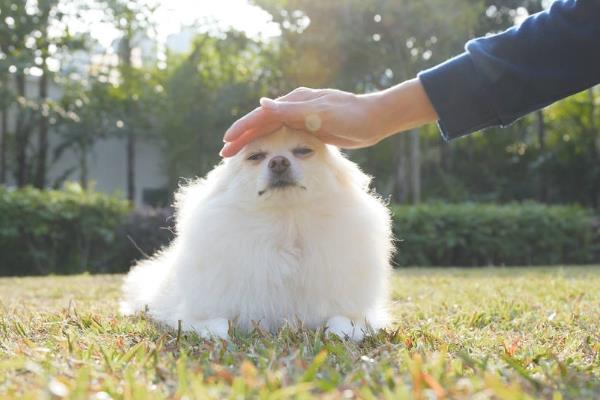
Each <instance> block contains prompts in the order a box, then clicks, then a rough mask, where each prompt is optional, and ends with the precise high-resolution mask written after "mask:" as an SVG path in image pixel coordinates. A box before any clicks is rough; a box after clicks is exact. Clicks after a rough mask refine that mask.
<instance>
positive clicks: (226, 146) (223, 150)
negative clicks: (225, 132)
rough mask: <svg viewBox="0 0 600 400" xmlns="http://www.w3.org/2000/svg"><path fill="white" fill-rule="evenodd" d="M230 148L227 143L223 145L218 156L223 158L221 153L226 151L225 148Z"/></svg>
mask: <svg viewBox="0 0 600 400" xmlns="http://www.w3.org/2000/svg"><path fill="white" fill-rule="evenodd" d="M229 146H230V144H229V143H225V146H223V148H222V149H221V151H220V152H219V156H221V157H224V156H223V152H225V150H227V148H228V147H229Z"/></svg>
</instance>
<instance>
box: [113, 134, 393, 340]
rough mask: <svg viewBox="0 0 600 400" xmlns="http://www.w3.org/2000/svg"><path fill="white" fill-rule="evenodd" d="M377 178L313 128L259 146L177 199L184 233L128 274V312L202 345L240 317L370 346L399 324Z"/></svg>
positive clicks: (245, 325) (242, 324)
mask: <svg viewBox="0 0 600 400" xmlns="http://www.w3.org/2000/svg"><path fill="white" fill-rule="evenodd" d="M369 183H370V177H369V176H367V175H366V174H364V173H363V172H362V171H361V170H360V169H359V167H358V166H357V165H356V164H354V163H353V162H351V161H350V160H348V159H347V158H345V157H344V156H343V155H342V154H341V153H340V151H339V150H338V149H337V148H335V147H333V146H330V145H326V144H324V143H322V142H321V141H320V140H318V139H317V138H315V137H314V136H313V135H311V134H309V133H306V132H303V131H294V130H291V129H289V128H281V129H280V130H279V131H277V132H276V133H273V134H271V135H268V136H264V137H262V138H259V139H257V140H255V141H254V142H252V143H250V144H249V145H247V146H246V148H244V149H243V151H241V152H240V153H238V154H237V155H236V156H235V157H232V158H229V159H225V160H224V161H222V162H221V164H219V165H218V166H216V167H215V168H214V169H213V170H212V171H210V172H209V173H208V175H207V176H206V177H205V178H203V179H199V180H196V181H193V182H191V183H189V184H186V185H184V186H183V187H181V188H180V190H179V191H178V192H177V193H176V195H175V210H176V213H175V216H176V217H175V218H176V224H175V229H176V237H175V239H174V240H173V242H172V243H171V244H170V245H169V246H168V247H166V248H164V249H163V250H161V251H160V252H159V253H158V254H156V255H155V256H154V257H152V258H150V259H147V260H143V261H141V262H139V263H138V264H137V265H136V266H134V267H133V268H132V270H131V271H130V272H129V274H128V275H127V276H126V278H125V282H124V285H123V299H122V302H121V312H122V313H123V314H125V315H130V314H133V313H136V312H140V311H142V310H147V313H148V315H149V316H150V317H151V318H152V319H154V320H155V321H157V322H159V323H162V324H166V325H169V326H171V327H177V326H178V325H179V324H180V323H181V324H182V326H183V329H184V330H193V331H196V332H197V333H198V335H199V336H201V337H203V338H211V337H216V338H223V339H227V338H228V334H229V333H228V332H229V331H228V329H229V324H230V322H231V323H232V324H235V325H236V326H237V327H239V329H241V330H243V331H251V330H252V329H254V328H255V327H256V324H258V325H259V326H260V327H261V328H263V329H266V330H269V331H276V330H277V329H279V328H281V327H282V326H283V325H285V324H288V325H291V326H302V327H306V328H309V329H316V328H319V327H325V331H326V332H327V333H329V334H335V335H337V336H339V337H341V338H345V339H351V340H354V341H359V340H362V338H363V337H364V335H365V334H366V333H369V332H374V330H376V329H379V328H384V327H386V326H387V325H388V323H389V314H388V311H387V301H388V280H389V275H390V271H391V268H390V257H391V253H392V248H393V246H392V232H391V220H390V213H389V210H388V209H387V207H386V205H385V204H384V203H383V201H382V200H381V199H380V198H379V197H377V196H376V195H375V194H374V193H373V192H371V191H370V190H369ZM179 321H181V322H179Z"/></svg>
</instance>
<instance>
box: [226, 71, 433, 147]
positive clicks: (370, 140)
mask: <svg viewBox="0 0 600 400" xmlns="http://www.w3.org/2000/svg"><path fill="white" fill-rule="evenodd" d="M260 104H261V106H260V107H258V108H256V109H255V110H254V111H252V112H250V113H249V114H247V115H246V116H244V117H242V118H240V119H239V120H237V121H236V122H235V123H234V124H233V125H232V126H231V127H230V128H229V129H228V130H227V132H226V133H225V136H224V138H223V140H224V141H225V146H224V147H223V149H222V150H221V156H223V157H231V156H233V155H235V154H237V152H239V151H240V150H241V149H242V148H243V147H244V146H245V145H246V144H248V143H249V142H251V141H252V140H254V139H255V138H257V137H259V136H264V135H268V134H270V133H272V132H274V131H276V130H277V129H279V128H280V127H281V126H283V125H286V126H289V127H291V128H294V129H302V130H306V131H309V132H312V133H314V134H315V136H316V137H317V138H319V139H321V140H322V141H323V142H325V143H329V144H333V145H336V146H338V147H342V148H360V147H367V146H371V145H373V144H375V143H377V142H379V141H380V140H382V139H384V138H385V137H387V136H389V135H391V134H393V133H396V132H399V131H402V130H406V129H411V128H413V127H415V126H419V125H422V124H424V123H427V122H431V121H434V120H435V119H436V118H437V116H436V114H435V111H433V107H432V106H431V103H429V99H428V98H427V95H426V94H425V92H424V90H423V88H422V86H421V84H420V82H419V81H418V79H413V80H411V81H407V82H404V83H402V84H400V85H397V86H395V87H393V88H390V89H388V90H385V91H381V92H377V93H371V94H366V95H355V94H353V93H349V92H344V91H341V90H335V89H308V88H298V89H295V90H294V91H292V92H290V93H289V94H287V95H285V96H283V97H280V98H278V99H276V100H271V99H267V98H262V99H261V100H260Z"/></svg>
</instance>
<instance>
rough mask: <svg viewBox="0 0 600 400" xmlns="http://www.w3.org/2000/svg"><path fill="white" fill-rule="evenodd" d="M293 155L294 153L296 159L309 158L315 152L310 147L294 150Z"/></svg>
mask: <svg viewBox="0 0 600 400" xmlns="http://www.w3.org/2000/svg"><path fill="white" fill-rule="evenodd" d="M292 153H294V155H295V156H296V157H307V156H309V155H311V154H312V153H314V151H313V149H311V148H308V147H297V148H295V149H294V150H292Z"/></svg>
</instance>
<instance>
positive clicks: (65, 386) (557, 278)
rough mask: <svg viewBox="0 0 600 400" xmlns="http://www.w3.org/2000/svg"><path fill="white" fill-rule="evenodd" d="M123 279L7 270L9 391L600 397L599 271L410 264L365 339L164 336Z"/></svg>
mask: <svg viewBox="0 0 600 400" xmlns="http://www.w3.org/2000/svg"><path fill="white" fill-rule="evenodd" d="M121 279H122V277H121V276H86V275H82V276H72V277H46V278H4V279H0V398H7V399H16V398H18V399H27V398H60V397H68V398H76V399H79V398H80V399H84V398H94V399H98V400H101V399H109V398H115V399H154V398H190V399H191V398H215V399H221V398H244V397H259V398H265V399H266V398H273V399H286V398H312V397H316V396H320V397H323V398H331V399H336V398H363V399H373V398H388V399H403V398H417V399H418V398H424V399H425V398H427V399H429V398H477V399H488V398H499V399H519V398H552V399H560V398H576V399H587V398H591V399H598V398H600V267H561V268H510V269H508V268H506V269H505V268H486V269H405V270H400V271H397V272H396V273H395V274H394V281H393V289H394V290H393V311H394V316H395V319H396V322H395V324H394V327H393V329H391V330H389V331H387V332H380V333H379V334H378V335H377V336H375V337H371V338H369V339H366V340H365V341H364V342H363V343H360V344H353V343H346V342H343V341H340V340H337V339H327V338H326V337H325V336H324V335H323V332H321V331H319V332H316V333H313V332H305V331H300V332H297V331H296V332H293V331H289V330H284V331H282V332H280V333H279V334H278V335H276V336H272V335H269V334H267V333H265V332H260V331H256V332H254V333H252V334H247V335H246V334H241V333H239V332H234V339H233V340H232V341H231V342H222V341H212V342H207V341H203V340H200V339H199V338H198V337H196V336H195V335H186V334H178V333H177V332H166V331H163V330H160V329H157V327H155V326H153V325H152V324H151V322H150V321H148V320H147V319H146V318H145V317H144V316H143V315H140V316H138V317H135V318H123V317H120V316H119V315H118V313H117V302H118V297H119V285H120V281H121Z"/></svg>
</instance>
